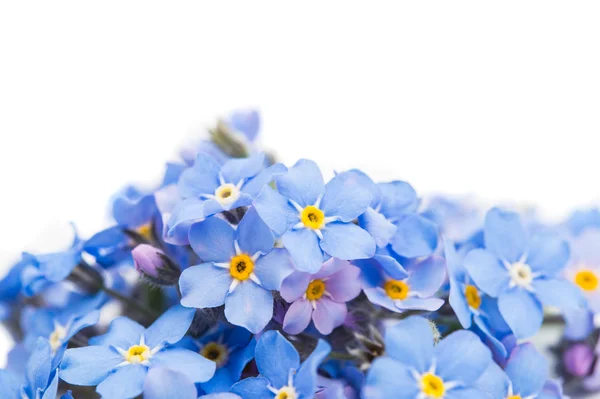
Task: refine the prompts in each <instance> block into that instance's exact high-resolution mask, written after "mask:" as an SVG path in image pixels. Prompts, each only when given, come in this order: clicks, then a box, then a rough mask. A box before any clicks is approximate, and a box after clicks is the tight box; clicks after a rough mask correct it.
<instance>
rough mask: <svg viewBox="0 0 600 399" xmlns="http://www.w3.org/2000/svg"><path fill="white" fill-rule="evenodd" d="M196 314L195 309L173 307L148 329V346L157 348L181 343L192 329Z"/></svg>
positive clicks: (179, 306)
mask: <svg viewBox="0 0 600 399" xmlns="http://www.w3.org/2000/svg"><path fill="white" fill-rule="evenodd" d="M195 314H196V310H195V309H189V308H186V307H183V306H181V305H175V306H173V307H172V308H170V309H169V310H167V311H166V312H165V313H163V315H162V316H160V317H159V318H158V320H156V321H155V322H154V323H152V325H151V326H150V327H148V329H147V330H146V332H145V333H144V337H145V339H146V345H148V346H149V347H150V348H155V347H157V346H159V345H160V346H163V345H164V344H174V343H176V342H179V341H180V340H181V338H183V336H184V335H185V334H186V333H187V331H188V329H189V328H190V325H191V324H192V320H193V319H194V315H195Z"/></svg>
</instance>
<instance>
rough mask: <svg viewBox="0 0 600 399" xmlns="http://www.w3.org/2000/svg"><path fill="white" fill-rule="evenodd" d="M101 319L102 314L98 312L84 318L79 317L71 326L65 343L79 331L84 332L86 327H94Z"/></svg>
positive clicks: (90, 313) (95, 311) (88, 314)
mask: <svg viewBox="0 0 600 399" xmlns="http://www.w3.org/2000/svg"><path fill="white" fill-rule="evenodd" d="M99 318H100V312H99V311H97V310H93V311H91V312H89V313H87V314H85V315H83V316H82V317H77V318H75V319H74V320H73V322H72V323H71V324H70V325H69V330H68V331H67V335H66V337H65V338H64V341H68V340H69V339H71V338H72V337H73V336H74V335H75V334H77V333H78V332H79V331H81V330H83V329H84V328H86V327H89V326H93V325H94V324H96V323H97V322H98V319H99Z"/></svg>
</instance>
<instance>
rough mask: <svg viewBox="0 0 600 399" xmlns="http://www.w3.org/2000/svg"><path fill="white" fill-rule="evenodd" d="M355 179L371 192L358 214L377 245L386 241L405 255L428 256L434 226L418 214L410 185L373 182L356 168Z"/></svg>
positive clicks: (433, 245)
mask: <svg viewBox="0 0 600 399" xmlns="http://www.w3.org/2000/svg"><path fill="white" fill-rule="evenodd" d="M348 173H353V174H356V177H357V179H358V180H359V181H360V182H361V184H362V185H363V187H365V188H366V189H367V190H368V191H369V192H370V193H371V203H370V204H369V207H368V208H367V209H366V210H365V212H364V213H363V214H362V215H360V217H359V218H358V224H359V226H360V227H362V228H363V229H365V230H366V231H368V232H369V233H370V234H371V235H372V236H373V238H374V239H375V243H376V244H377V247H379V248H385V247H387V246H388V245H389V246H390V247H391V248H392V249H393V250H394V252H396V253H397V254H398V255H400V256H402V257H405V258H416V257H420V256H429V255H431V254H432V253H433V251H434V250H435V248H436V246H437V241H438V232H437V226H436V224H435V223H433V222H432V221H431V220H429V219H427V218H425V217H423V216H421V215H419V214H418V213H417V209H418V207H419V204H420V200H419V198H418V197H417V193H416V192H415V190H414V189H413V188H412V186H411V185H410V184H408V183H406V182H403V181H399V180H396V181H392V182H389V183H378V184H375V183H374V182H373V181H372V180H371V179H370V178H369V177H368V176H367V175H365V174H364V173H362V172H361V171H358V170H351V171H349V172H348Z"/></svg>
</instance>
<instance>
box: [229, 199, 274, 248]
mask: <svg viewBox="0 0 600 399" xmlns="http://www.w3.org/2000/svg"><path fill="white" fill-rule="evenodd" d="M237 240H238V244H239V245H240V249H241V250H242V251H243V252H245V253H247V254H249V255H250V256H252V255H254V254H256V253H257V252H260V253H263V254H266V253H267V252H269V251H270V250H271V248H273V244H274V243H275V238H274V237H273V233H271V229H270V228H269V226H267V225H266V224H265V222H263V220H262V219H261V218H260V216H258V213H257V212H256V209H255V208H250V209H248V211H247V212H246V214H245V215H244V217H243V218H242V220H241V221H240V224H239V225H238V227H237Z"/></svg>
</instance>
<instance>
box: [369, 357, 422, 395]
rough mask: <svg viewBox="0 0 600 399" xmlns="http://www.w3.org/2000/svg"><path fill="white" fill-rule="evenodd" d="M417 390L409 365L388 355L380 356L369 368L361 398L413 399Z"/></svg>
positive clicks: (417, 392)
mask: <svg viewBox="0 0 600 399" xmlns="http://www.w3.org/2000/svg"><path fill="white" fill-rule="evenodd" d="M419 391H420V389H419V388H418V385H417V381H415V378H414V377H413V375H412V373H411V370H410V368H409V367H407V366H405V365H404V364H402V363H400V362H399V361H396V360H393V359H390V358H388V357H380V358H377V359H376V360H375V361H374V362H373V365H372V366H371V368H370V369H369V373H368V374H367V378H366V381H365V387H364V388H363V392H362V395H361V398H364V399H389V398H397V399H414V398H416V397H418V394H419Z"/></svg>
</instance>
